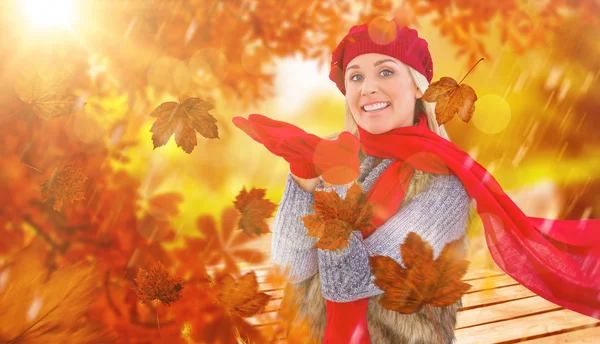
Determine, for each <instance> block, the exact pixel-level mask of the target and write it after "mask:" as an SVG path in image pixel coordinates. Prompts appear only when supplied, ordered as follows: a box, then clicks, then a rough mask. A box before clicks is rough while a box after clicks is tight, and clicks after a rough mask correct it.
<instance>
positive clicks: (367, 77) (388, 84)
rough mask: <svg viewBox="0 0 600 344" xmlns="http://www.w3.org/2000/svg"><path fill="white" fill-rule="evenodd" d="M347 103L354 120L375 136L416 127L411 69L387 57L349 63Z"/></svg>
mask: <svg viewBox="0 0 600 344" xmlns="http://www.w3.org/2000/svg"><path fill="white" fill-rule="evenodd" d="M345 79H346V80H345V83H346V101H347V102H348V105H349V107H350V111H351V112H352V117H354V120H355V121H356V124H358V125H359V126H360V127H361V128H363V129H364V130H366V131H368V132H369V133H371V134H381V133H385V132H387V131H390V130H392V129H395V128H400V127H406V126H411V125H413V121H414V110H415V102H416V100H417V98H420V97H421V96H422V95H423V94H422V93H421V91H419V90H417V86H416V85H415V83H414V81H413V79H412V77H411V76H410V73H409V70H408V65H406V64H405V63H403V62H401V61H400V60H398V59H396V58H394V57H391V56H389V55H383V54H376V53H370V54H363V55H359V56H357V57H355V58H354V59H352V60H351V61H350V62H349V63H348V67H346V72H345Z"/></svg>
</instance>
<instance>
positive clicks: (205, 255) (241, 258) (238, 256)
mask: <svg viewBox="0 0 600 344" xmlns="http://www.w3.org/2000/svg"><path fill="white" fill-rule="evenodd" d="M238 217H239V212H238V211H237V210H236V209H235V208H234V207H226V208H225V209H223V211H222V212H221V219H220V220H221V228H220V230H219V228H218V226H217V223H216V221H215V218H214V217H213V216H212V215H201V216H198V218H197V221H196V227H197V229H198V231H199V232H201V233H202V235H203V237H202V238H190V237H188V238H185V247H186V249H185V250H180V251H177V256H178V258H179V259H180V260H181V261H202V262H203V263H204V264H205V265H206V266H207V267H208V266H214V265H219V264H221V263H224V264H225V269H226V270H227V271H228V272H232V273H235V274H237V273H238V272H239V266H238V264H239V263H242V262H244V263H250V264H259V263H262V262H263V261H264V260H265V258H266V256H265V254H264V252H263V251H261V250H259V249H257V247H256V246H255V245H252V244H253V243H255V242H256V238H253V237H251V236H249V235H248V234H246V233H245V232H243V231H236V230H235V228H236V223H237V221H238Z"/></svg>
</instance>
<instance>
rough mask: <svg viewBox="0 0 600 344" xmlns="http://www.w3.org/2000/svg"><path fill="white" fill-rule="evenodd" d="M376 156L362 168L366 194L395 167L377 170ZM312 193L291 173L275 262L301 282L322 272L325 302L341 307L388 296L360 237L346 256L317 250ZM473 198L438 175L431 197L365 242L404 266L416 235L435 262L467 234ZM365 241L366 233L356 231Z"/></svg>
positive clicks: (278, 222) (423, 196) (412, 204)
mask: <svg viewBox="0 0 600 344" xmlns="http://www.w3.org/2000/svg"><path fill="white" fill-rule="evenodd" d="M374 161H375V157H373V156H367V157H366V159H365V160H364V161H363V162H362V164H361V167H360V175H359V177H358V179H357V182H358V184H360V185H361V186H362V188H363V191H364V192H365V193H366V192H368V191H369V189H370V188H371V187H372V186H373V184H374V183H375V181H376V179H377V178H378V177H379V176H380V175H381V173H383V171H385V169H386V168H387V167H388V166H389V165H390V164H391V163H392V162H393V159H385V160H383V161H382V162H381V163H380V164H379V165H377V166H376V167H375V168H372V166H373V164H374ZM349 187H350V184H349V185H344V186H334V187H324V186H323V184H322V183H321V185H319V186H317V188H316V189H315V190H316V191H332V189H333V190H335V192H337V193H338V195H339V196H340V197H342V198H344V197H345V195H346V191H347V190H348V189H349ZM313 204H314V197H313V193H312V192H310V193H309V192H305V191H304V190H302V188H300V186H299V185H298V184H297V183H296V181H294V179H293V178H292V176H291V173H290V174H288V178H287V183H286V186H285V191H284V194H283V197H282V199H281V202H280V204H279V208H278V210H277V214H276V215H275V220H274V222H273V228H272V233H273V234H272V235H273V237H272V253H271V255H272V256H271V259H272V261H273V262H274V263H276V264H279V265H282V266H287V267H288V268H289V269H290V270H289V275H290V278H292V279H293V280H295V282H301V281H303V280H305V279H307V278H309V277H311V276H312V275H314V274H315V273H316V272H317V269H318V271H319V272H320V278H321V288H322V293H323V297H324V298H325V299H327V300H330V301H335V302H350V301H354V300H358V299H361V298H366V297H370V296H374V295H378V294H382V293H383V291H382V290H381V289H379V288H378V287H377V286H375V285H374V284H373V283H372V277H371V269H370V265H369V260H368V256H369V253H370V252H369V251H368V250H367V248H366V247H365V246H364V245H362V244H361V243H360V241H359V240H358V239H357V238H356V237H355V236H354V235H351V236H350V242H349V245H348V247H346V248H344V249H343V250H342V251H339V250H338V251H335V252H332V251H328V250H322V249H316V250H313V249H312V247H313V246H314V245H315V243H316V242H317V240H318V239H317V238H313V237H308V236H306V233H307V229H306V228H305V227H304V223H303V221H302V219H301V218H302V217H303V216H306V215H309V214H314V210H313V209H312V206H313ZM469 207H470V198H469V195H468V194H467V192H466V190H465V188H464V186H463V184H462V182H461V181H460V179H458V177H456V176H455V175H441V174H440V175H436V176H435V177H434V179H433V181H432V183H431V186H430V187H429V188H427V190H426V191H425V192H422V193H420V194H418V195H417V196H415V197H414V198H413V199H412V200H410V201H409V202H407V203H406V205H405V206H403V207H402V208H401V209H400V210H399V211H398V212H397V213H396V214H395V215H393V216H392V217H390V218H389V219H388V220H387V221H386V222H385V223H384V224H382V225H381V226H380V227H379V228H377V230H375V232H373V233H372V234H371V235H370V236H369V237H368V238H367V239H365V240H364V242H365V243H366V244H367V245H368V246H369V247H370V248H371V249H372V250H373V251H375V252H376V253H377V254H379V255H384V256H390V257H391V258H393V259H394V260H396V261H397V262H398V263H400V264H401V265H402V266H404V264H403V262H402V257H401V256H400V244H402V243H403V242H404V240H405V239H406V237H407V235H408V233H409V232H416V233H417V234H419V235H420V236H421V237H422V238H423V239H424V240H426V241H427V242H428V243H429V244H431V246H432V248H433V254H434V259H436V258H437V257H438V256H439V254H440V253H441V251H442V249H443V247H444V245H445V244H446V243H448V242H450V241H453V240H456V239H459V238H461V237H463V236H464V235H465V234H466V226H467V223H468V217H469ZM355 233H356V234H358V236H359V237H360V238H361V239H362V235H361V233H360V231H355Z"/></svg>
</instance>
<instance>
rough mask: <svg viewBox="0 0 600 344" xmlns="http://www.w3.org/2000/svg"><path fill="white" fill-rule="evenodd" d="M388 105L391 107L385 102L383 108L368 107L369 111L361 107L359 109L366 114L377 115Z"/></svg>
mask: <svg viewBox="0 0 600 344" xmlns="http://www.w3.org/2000/svg"><path fill="white" fill-rule="evenodd" d="M390 105H392V104H391V103H390V102H386V103H385V105H384V106H381V105H379V106H377V107H375V108H372V107H369V110H367V109H365V107H364V106H361V107H360V108H361V110H363V111H364V112H365V113H367V114H375V113H378V112H380V111H382V110H385V109H387V108H388V107H390Z"/></svg>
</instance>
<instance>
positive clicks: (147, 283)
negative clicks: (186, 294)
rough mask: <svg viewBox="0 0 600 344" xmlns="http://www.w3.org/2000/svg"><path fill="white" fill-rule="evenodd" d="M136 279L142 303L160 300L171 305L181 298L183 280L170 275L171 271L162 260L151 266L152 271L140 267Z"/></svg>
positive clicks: (136, 290) (137, 290) (137, 291)
mask: <svg viewBox="0 0 600 344" xmlns="http://www.w3.org/2000/svg"><path fill="white" fill-rule="evenodd" d="M134 280H135V284H136V288H135V292H136V294H137V296H138V298H139V299H140V300H142V303H150V302H152V301H154V300H159V301H160V302H162V303H163V304H165V305H167V306H169V305H170V304H171V303H173V302H175V301H177V300H179V299H180V298H181V293H180V292H181V289H182V287H181V283H182V280H181V279H180V278H173V277H169V272H168V271H167V270H166V269H165V267H164V266H163V264H162V263H161V262H158V263H157V264H155V265H154V266H153V267H152V268H150V272H148V271H146V270H144V269H139V270H138V274H137V277H136V278H134Z"/></svg>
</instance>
